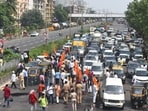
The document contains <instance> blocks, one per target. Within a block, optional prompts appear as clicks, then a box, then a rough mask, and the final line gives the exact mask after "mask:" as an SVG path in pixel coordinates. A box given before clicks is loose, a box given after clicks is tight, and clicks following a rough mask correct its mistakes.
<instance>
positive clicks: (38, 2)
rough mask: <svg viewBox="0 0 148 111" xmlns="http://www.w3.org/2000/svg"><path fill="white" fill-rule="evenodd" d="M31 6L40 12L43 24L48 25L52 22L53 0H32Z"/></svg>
mask: <svg viewBox="0 0 148 111" xmlns="http://www.w3.org/2000/svg"><path fill="white" fill-rule="evenodd" d="M33 6H34V8H35V9H38V10H39V11H40V12H41V14H42V16H43V19H44V20H45V22H47V23H49V22H51V21H52V18H53V13H54V6H55V0H33Z"/></svg>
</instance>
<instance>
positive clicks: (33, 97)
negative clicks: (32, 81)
mask: <svg viewBox="0 0 148 111" xmlns="http://www.w3.org/2000/svg"><path fill="white" fill-rule="evenodd" d="M29 104H30V105H31V111H36V109H37V95H36V93H35V90H31V91H30V93H29Z"/></svg>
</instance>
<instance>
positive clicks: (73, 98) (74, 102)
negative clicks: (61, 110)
mask: <svg viewBox="0 0 148 111" xmlns="http://www.w3.org/2000/svg"><path fill="white" fill-rule="evenodd" d="M70 97H71V101H72V110H73V111H77V93H76V92H75V91H74V89H72V90H71V95H70Z"/></svg>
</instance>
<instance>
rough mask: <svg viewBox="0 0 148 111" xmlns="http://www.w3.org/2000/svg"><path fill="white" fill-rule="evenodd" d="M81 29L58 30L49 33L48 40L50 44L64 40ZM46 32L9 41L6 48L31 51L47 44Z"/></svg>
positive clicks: (86, 27)
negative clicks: (60, 34)
mask: <svg viewBox="0 0 148 111" xmlns="http://www.w3.org/2000/svg"><path fill="white" fill-rule="evenodd" d="M97 24H99V22H98V23H93V24H87V25H84V28H85V29H89V27H90V26H94V25H97ZM80 29H81V26H77V27H71V28H67V29H62V30H57V31H51V32H48V35H47V36H48V37H47V40H48V42H51V41H54V40H58V39H62V38H64V37H66V35H70V34H71V35H72V34H74V33H76V32H78V31H79V30H80ZM44 32H45V31H44V30H43V31H42V32H41V33H40V34H39V36H38V37H24V38H21V39H14V40H8V41H6V42H5V44H4V48H7V47H12V46H16V47H18V48H20V50H21V51H24V50H29V49H31V48H34V47H37V46H39V45H41V44H45V43H46V42H45V38H46V37H45V36H44ZM59 32H61V33H62V36H59Z"/></svg>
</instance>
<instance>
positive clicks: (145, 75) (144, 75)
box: [132, 68, 148, 83]
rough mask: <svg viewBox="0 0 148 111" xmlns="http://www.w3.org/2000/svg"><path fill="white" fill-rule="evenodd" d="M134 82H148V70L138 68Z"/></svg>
mask: <svg viewBox="0 0 148 111" xmlns="http://www.w3.org/2000/svg"><path fill="white" fill-rule="evenodd" d="M132 82H133V83H135V82H140V83H148V71H147V70H146V69H145V68H136V69H135V75H134V76H133V79H132Z"/></svg>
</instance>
